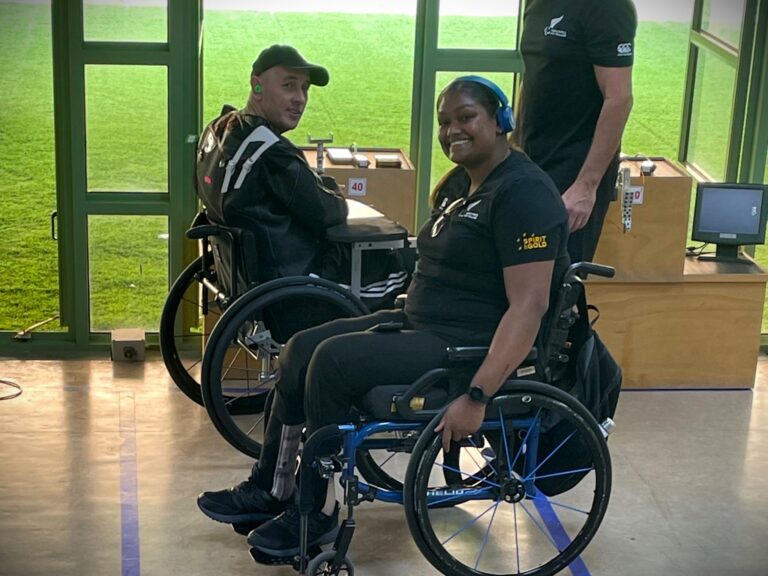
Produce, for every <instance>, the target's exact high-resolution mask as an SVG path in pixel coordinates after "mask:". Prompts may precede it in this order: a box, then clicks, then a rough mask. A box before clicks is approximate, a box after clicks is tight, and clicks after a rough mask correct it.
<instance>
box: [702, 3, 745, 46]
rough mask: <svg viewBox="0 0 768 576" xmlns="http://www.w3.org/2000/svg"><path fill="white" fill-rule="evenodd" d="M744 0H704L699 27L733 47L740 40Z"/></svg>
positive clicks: (737, 44)
mask: <svg viewBox="0 0 768 576" xmlns="http://www.w3.org/2000/svg"><path fill="white" fill-rule="evenodd" d="M745 2H746V0H704V12H703V14H702V18H701V29H702V30H704V31H705V32H708V33H710V34H711V35H713V36H716V37H717V38H719V39H720V40H723V41H724V42H726V43H727V44H730V45H731V46H733V47H734V48H738V47H739V43H740V42H741V28H742V24H743V22H744V4H745Z"/></svg>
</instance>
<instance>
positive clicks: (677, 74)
mask: <svg viewBox="0 0 768 576" xmlns="http://www.w3.org/2000/svg"><path fill="white" fill-rule="evenodd" d="M691 4H692V2H691ZM636 5H637V8H638V12H640V10H641V7H642V6H643V4H638V3H637V2H636ZM645 6H646V9H647V10H648V12H650V5H649V4H645ZM669 8H670V9H672V8H673V7H672V6H669ZM688 8H689V10H688V12H687V17H686V18H687V19H686V20H685V21H675V22H657V21H653V20H650V18H651V17H652V16H653V14H651V13H648V14H647V16H648V18H649V19H648V20H642V19H641V20H640V22H639V24H638V28H637V39H636V45H637V46H642V47H643V49H642V50H638V52H637V54H636V56H635V63H634V67H633V72H632V90H633V93H634V99H635V104H634V106H633V108H632V113H631V114H630V116H629V122H627V126H626V128H625V129H624V136H623V138H622V142H621V150H622V152H624V153H626V154H628V155H630V156H634V155H646V156H663V157H665V158H669V159H672V160H677V158H678V150H679V148H680V125H681V122H680V118H681V116H682V110H683V100H684V94H685V74H686V64H687V62H688V39H689V35H690V26H691V23H690V20H691V16H690V15H691V6H688ZM674 10H675V15H676V16H678V17H680V18H683V15H682V14H679V15H678V14H677V5H675V7H674ZM667 14H668V13H667V11H666V10H665V11H664V12H663V13H660V12H658V11H657V12H656V17H657V18H660V17H662V16H663V17H665V18H666V17H667ZM638 16H640V17H642V14H638Z"/></svg>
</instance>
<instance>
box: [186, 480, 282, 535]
mask: <svg viewBox="0 0 768 576" xmlns="http://www.w3.org/2000/svg"><path fill="white" fill-rule="evenodd" d="M197 506H198V507H199V508H200V510H201V511H202V512H203V514H205V515H206V516H208V518H211V519H213V520H216V521H218V522H224V523H226V524H249V525H251V526H253V525H257V524H260V523H262V522H266V521H267V520H271V519H272V518H274V517H275V516H277V515H278V514H280V513H281V512H282V511H283V510H285V502H281V501H279V500H276V499H275V498H273V497H272V495H271V494H270V493H269V492H267V491H266V490H263V489H261V488H259V487H258V485H257V484H256V482H254V481H252V480H246V481H245V482H240V484H238V485H237V486H235V487H234V488H229V489H227V490H218V491H216V492H203V493H202V494H200V495H199V496H198V497H197Z"/></svg>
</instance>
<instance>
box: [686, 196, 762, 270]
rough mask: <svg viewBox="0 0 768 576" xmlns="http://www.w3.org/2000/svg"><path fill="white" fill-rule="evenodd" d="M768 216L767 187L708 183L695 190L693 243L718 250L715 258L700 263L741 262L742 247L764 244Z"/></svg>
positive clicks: (742, 259)
mask: <svg viewBox="0 0 768 576" xmlns="http://www.w3.org/2000/svg"><path fill="white" fill-rule="evenodd" d="M767 216H768V186H766V185H764V184H728V183H714V182H706V183H700V184H699V185H698V186H697V188H696V207H695V208H694V211H693V232H692V233H691V240H694V241H698V242H707V243H710V244H714V245H715V246H716V250H715V254H714V256H704V255H702V256H699V258H700V259H701V260H715V261H718V262H742V263H745V264H749V263H750V260H747V259H746V258H742V257H740V256H739V246H743V245H746V244H763V243H764V242H765V221H766V217H767Z"/></svg>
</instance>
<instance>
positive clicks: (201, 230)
mask: <svg viewBox="0 0 768 576" xmlns="http://www.w3.org/2000/svg"><path fill="white" fill-rule="evenodd" d="M220 234H221V229H220V228H219V226H216V225H215V224H205V225H203V226H194V227H192V228H190V229H189V230H187V232H186V236H187V238H189V239H190V240H202V239H203V238H209V237H210V236H218V235H220Z"/></svg>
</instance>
